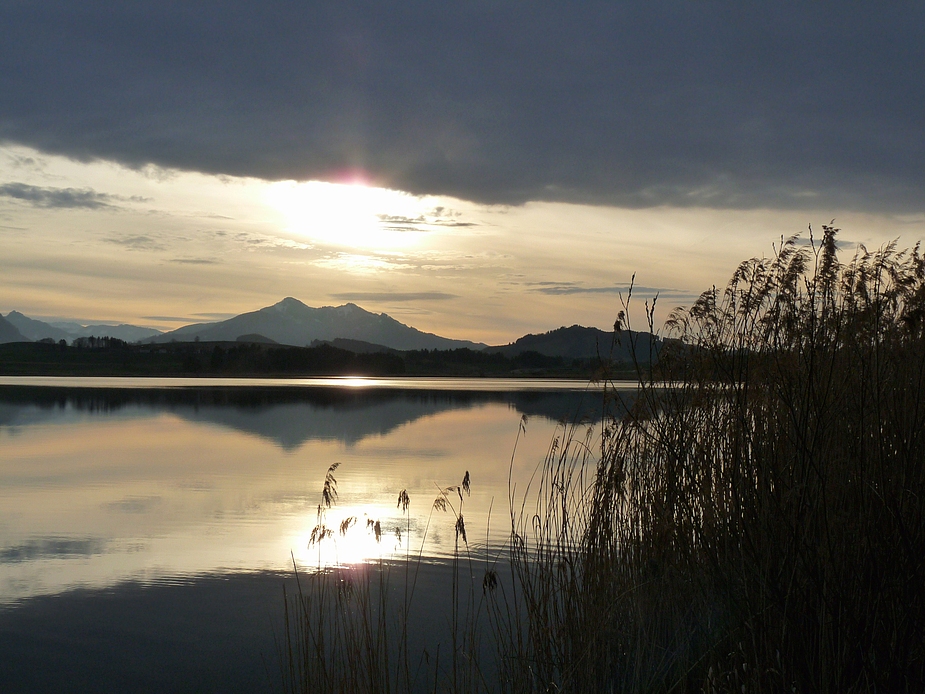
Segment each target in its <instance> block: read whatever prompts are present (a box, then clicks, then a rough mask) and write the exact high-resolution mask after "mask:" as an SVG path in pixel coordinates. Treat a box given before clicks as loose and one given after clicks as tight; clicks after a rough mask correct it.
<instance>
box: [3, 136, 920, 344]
mask: <svg viewBox="0 0 925 694" xmlns="http://www.w3.org/2000/svg"><path fill="white" fill-rule="evenodd" d="M832 217H837V218H836V220H835V223H836V226H839V227H841V228H842V229H843V232H842V235H841V239H842V241H843V243H844V246H845V248H846V252H851V250H850V249H851V248H853V247H854V245H856V244H858V243H863V244H865V245H867V246H868V247H869V248H876V247H878V246H880V245H882V244H884V243H886V242H888V241H890V240H892V239H895V238H900V240H901V244H902V245H912V244H914V243H915V241H917V240H918V239H921V238H923V237H925V217H923V216H921V215H908V214H906V215H888V214H878V213H859V212H851V213H844V214H839V212H838V210H799V211H774V210H768V209H757V210H744V211H743V210H713V209H707V208H675V207H667V206H660V207H653V208H643V209H622V208H618V207H605V206H591V205H577V204H567V203H554V202H548V203H536V202H534V203H526V204H523V205H517V206H511V205H485V204H476V203H473V202H469V201H465V200H460V199H457V198H452V197H444V196H432V195H428V196H421V195H412V194H409V193H406V192H402V191H395V190H388V189H384V188H376V187H372V186H368V185H363V184H358V183H346V184H335V183H324V182H316V181H310V182H293V181H283V182H267V181H263V180H259V179H253V178H237V177H230V176H214V175H208V174H200V173H189V172H182V171H175V170H167V169H162V168H155V167H147V168H143V169H140V170H135V169H129V168H125V167H122V166H119V165H116V164H113V163H109V162H105V161H90V162H78V161H74V160H71V159H68V158H65V157H60V156H54V155H47V154H43V153H39V152H38V151H36V150H33V149H30V148H27V147H22V146H5V147H2V148H0V312H3V313H4V314H6V313H8V312H9V311H10V310H14V309H15V310H18V311H21V312H23V313H25V314H26V315H29V316H36V317H39V316H55V317H71V318H80V319H83V320H88V321H89V320H94V321H107V322H110V321H111V322H126V323H134V324H138V325H148V326H152V327H158V328H161V329H172V328H175V327H179V326H181V325H184V324H186V323H192V322H199V321H201V320H203V318H202V316H203V315H204V314H205V315H218V316H224V315H229V314H230V315H234V314H237V313H242V312H245V311H252V310H256V309H258V308H261V307H263V306H267V305H270V304H273V303H275V302H277V301H279V300H280V299H282V298H283V297H286V296H294V297H296V298H298V299H300V300H301V301H303V302H305V303H306V304H308V305H310V306H324V305H339V304H342V303H345V302H347V301H354V302H355V303H357V304H359V305H361V306H363V307H364V308H366V309H368V310H371V311H377V312H385V313H388V314H389V315H391V316H393V317H394V318H396V319H398V320H400V321H402V322H405V323H408V324H410V325H413V326H415V327H417V328H419V329H421V330H425V331H428V332H434V333H437V334H441V335H444V336H447V337H454V338H463V339H472V340H476V341H483V342H487V343H492V344H498V343H504V342H508V341H510V340H513V339H516V338H517V337H519V336H520V335H522V334H524V333H527V332H542V331H545V330H550V329H553V328H556V327H559V326H561V325H572V324H574V323H579V324H582V325H593V326H597V327H601V328H607V327H609V326H610V325H612V323H613V320H614V317H615V316H616V314H617V312H618V311H619V310H620V294H621V293H622V294H623V295H624V296H625V294H626V291H627V286H628V283H629V282H630V280H631V278H632V277H633V275H634V273H635V275H636V280H635V281H636V287H637V289H636V291H635V297H636V298H635V304H634V306H635V309H634V311H633V312H632V315H633V319H634V321H635V324H636V326H637V327H643V321H642V306H643V302H644V301H645V300H647V299H648V300H651V299H652V297H653V296H655V294H656V293H657V294H658V295H659V297H660V298H659V302H658V305H659V307H660V308H659V311H658V313H657V317H658V319H659V321H661V320H663V319H664V317H665V315H666V314H667V311H668V310H669V309H670V308H671V307H674V306H677V305H679V304H686V303H690V301H691V300H692V299H693V298H694V297H695V296H696V295H697V294H699V293H700V292H701V291H703V290H705V289H708V288H709V287H711V286H712V285H714V284H716V285H722V284H724V283H725V281H726V280H727V279H728V277H729V276H730V274H731V273H732V271H733V270H734V268H735V266H736V264H737V263H738V262H739V261H741V260H744V259H745V258H748V257H752V256H755V255H768V254H770V253H772V252H773V248H772V244H773V243H775V242H779V240H780V237H781V236H782V235H783V236H790V235H792V234H796V233H801V232H802V233H803V234H804V236H805V235H806V233H805V232H806V229H807V225H808V224H813V225H814V227H816V228H817V229H818V228H819V227H820V226H821V224H824V223H828V222H829V221H830V220H831V219H832Z"/></svg>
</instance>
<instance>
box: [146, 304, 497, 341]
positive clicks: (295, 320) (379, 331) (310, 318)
mask: <svg viewBox="0 0 925 694" xmlns="http://www.w3.org/2000/svg"><path fill="white" fill-rule="evenodd" d="M253 334H258V335H263V336H266V337H268V338H270V339H271V340H275V341H276V342H278V343H280V344H284V345H295V346H299V347H302V346H306V345H310V344H311V343H312V342H314V341H315V340H322V341H331V340H334V339H336V338H343V339H348V340H359V341H361V342H369V343H374V344H377V345H383V346H385V347H390V348H392V349H398V350H409V349H457V348H460V347H468V348H470V349H482V348H484V347H485V345H483V344H478V343H475V342H469V341H468V340H451V339H449V338H446V337H440V336H439V335H434V334H432V333H425V332H422V331H420V330H417V329H416V328H412V327H411V326H408V325H405V324H404V323H399V322H398V321H397V320H395V319H394V318H392V317H390V316H388V315H386V314H385V313H378V314H377V313H371V312H369V311H366V310H364V309H362V308H360V307H359V306H357V305H356V304H344V305H343V306H324V307H322V308H312V307H310V306H306V305H305V304H303V303H302V302H301V301H299V300H298V299H293V298H292V297H288V298H286V299H283V300H282V301H280V302H279V303H277V304H273V305H272V306H267V307H266V308H262V309H260V310H258V311H252V312H250V313H242V314H241V315H239V316H235V317H234V318H229V319H228V320H225V321H221V322H219V323H197V324H194V325H187V326H185V327H183V328H180V329H178V330H174V331H172V332H169V333H164V334H163V335H158V336H157V337H154V338H152V339H149V340H145V342H170V341H172V340H176V341H178V342H190V341H192V340H194V339H196V338H197V337H198V338H199V339H200V340H202V341H206V342H214V341H223V340H230V341H234V340H237V338H238V337H239V336H241V335H253Z"/></svg>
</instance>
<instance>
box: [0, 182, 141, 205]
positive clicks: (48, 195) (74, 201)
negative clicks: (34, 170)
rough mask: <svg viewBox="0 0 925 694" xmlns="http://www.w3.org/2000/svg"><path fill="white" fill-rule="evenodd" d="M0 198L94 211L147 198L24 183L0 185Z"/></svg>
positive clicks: (89, 189) (86, 189) (88, 189)
mask: <svg viewBox="0 0 925 694" xmlns="http://www.w3.org/2000/svg"><path fill="white" fill-rule="evenodd" d="M0 197H7V198H13V199H15V200H22V201H23V202H26V203H28V204H30V205H33V206H34V207H44V208H65V209H67V208H78V209H80V208H82V209H87V210H96V209H99V208H103V207H113V206H114V205H113V203H115V202H125V201H128V202H148V200H149V199H148V198H142V197H138V196H132V197H129V198H126V197H123V196H120V195H110V194H108V193H97V192H96V191H95V190H93V189H92V188H43V187H41V186H32V185H28V184H26V183H5V184H3V185H0Z"/></svg>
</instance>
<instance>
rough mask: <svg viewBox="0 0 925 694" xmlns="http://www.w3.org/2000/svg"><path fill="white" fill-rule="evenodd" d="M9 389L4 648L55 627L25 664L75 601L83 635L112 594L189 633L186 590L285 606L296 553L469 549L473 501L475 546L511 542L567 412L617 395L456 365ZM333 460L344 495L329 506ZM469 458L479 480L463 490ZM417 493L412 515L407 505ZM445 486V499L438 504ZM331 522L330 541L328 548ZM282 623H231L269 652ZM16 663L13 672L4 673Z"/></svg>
mask: <svg viewBox="0 0 925 694" xmlns="http://www.w3.org/2000/svg"><path fill="white" fill-rule="evenodd" d="M37 381H41V383H42V385H37ZM139 381H140V382H141V383H139ZM2 383H3V384H2V385H0V645H2V641H3V635H4V633H6V634H7V635H8V637H9V638H10V639H14V641H15V643H17V644H20V642H22V639H23V638H24V637H28V636H30V635H31V636H33V637H35V635H36V634H42V633H45V632H44V631H43V629H46V628H48V629H49V631H48V634H49V637H48V639H46V640H45V641H41V639H39V641H40V642H41V643H38V644H37V645H35V647H34V648H31V649H26V650H25V651H22V649H23V647H22V645H19V646H17V648H19V649H20V651H22V653H21V654H20V660H19V661H18V662H20V663H21V664H22V667H25V665H24V663H25V662H26V661H27V660H28V658H29V657H33V656H34V657H39V656H37V655H36V654H37V653H41V652H43V649H45V650H46V651H48V649H51V651H54V648H55V647H56V646H54V644H55V643H56V641H55V639H54V638H52V637H51V636H50V635H51V634H54V633H61V630H62V629H63V630H65V631H66V630H67V628H68V624H67V623H63V622H62V623H59V624H58V625H56V626H55V628H54V629H51V625H50V624H48V623H47V621H44V622H43V621H42V620H43V617H42V615H45V616H46V618H47V619H51V618H52V616H53V615H58V618H59V619H60V618H61V615H63V614H68V613H73V614H74V615H75V616H74V619H75V620H77V621H76V622H74V623H73V624H71V625H70V626H71V627H73V628H77V627H76V626H75V625H78V626H79V627H80V628H81V629H83V628H85V627H87V619H88V617H87V614H92V613H93V612H94V611H100V610H101V609H102V608H101V607H100V604H103V605H108V606H109V608H108V609H110V610H116V611H119V610H121V611H122V612H123V613H124V614H126V615H132V614H135V615H136V616H138V618H139V619H140V620H141V622H140V623H144V624H148V625H149V626H148V627H146V628H145V629H142V630H141V631H142V633H144V634H146V635H147V637H148V638H150V639H153V640H155V641H158V642H161V643H174V642H175V640H176V638H177V635H176V634H175V633H173V632H175V631H176V630H177V629H181V630H187V631H189V630H192V631H193V632H196V630H197V629H200V630H201V629H203V628H206V626H207V625H205V624H203V623H202V619H201V615H200V617H196V613H195V612H190V611H189V609H188V607H187V608H184V607H182V605H183V604H187V603H188V602H189V599H188V598H186V597H183V596H188V595H190V594H193V593H194V594H197V595H201V596H206V597H205V598H203V599H200V604H202V605H205V604H213V606H214V611H215V613H216V614H223V613H224V610H226V609H228V606H227V605H226V606H225V608H222V606H221V605H222V601H223V600H227V599H230V598H229V597H228V596H231V595H237V593H236V590H235V589H233V588H232V587H231V586H232V585H239V584H240V585H242V586H247V589H248V590H250V591H251V594H252V599H251V600H250V601H249V604H250V605H251V607H253V605H255V604H260V605H272V604H273V600H271V599H270V598H268V595H269V594H270V592H273V591H275V590H276V589H275V588H273V589H272V590H271V588H270V587H269V586H277V587H278V586H279V585H280V584H281V581H282V578H280V577H282V576H285V575H286V572H289V574H291V572H292V568H293V559H294V560H295V562H296V563H297V564H298V565H299V566H300V567H301V568H302V569H303V570H311V569H312V568H316V567H318V566H330V565H332V564H347V563H354V562H363V561H368V560H375V559H377V558H379V557H386V558H388V557H392V556H396V555H397V556H402V555H404V554H405V553H407V552H413V553H417V552H419V551H422V553H423V556H424V557H425V560H435V561H439V560H440V559H441V558H443V557H447V556H449V555H451V554H452V553H453V552H454V551H456V550H457V549H458V548H461V547H462V548H465V546H466V543H462V542H461V540H460V538H459V537H458V535H457V532H456V529H455V524H456V523H455V522H456V515H454V513H462V515H463V516H464V519H465V523H466V528H467V540H468V546H470V547H471V548H472V549H473V551H477V552H481V553H485V552H486V551H487V552H488V553H492V552H498V551H499V550H500V549H501V548H502V547H503V543H504V542H505V541H506V539H507V535H508V531H509V516H508V506H509V494H510V493H511V491H514V492H515V493H516V494H520V493H522V491H523V490H524V489H525V488H526V485H527V483H528V482H529V480H530V478H531V475H532V474H533V472H534V471H535V469H536V467H537V465H538V464H539V463H540V462H541V461H542V460H543V458H544V456H545V454H546V452H547V450H548V448H549V446H550V443H551V442H552V441H553V439H554V437H555V436H561V435H562V429H561V425H560V424H559V422H560V420H563V419H564V420H567V421H576V420H582V421H584V422H587V425H591V424H593V422H594V421H595V420H596V419H597V418H599V416H600V411H601V407H602V404H601V403H602V400H601V394H600V392H598V391H597V390H593V389H588V388H587V387H586V386H585V385H584V384H581V383H577V382H574V381H573V382H537V381H517V382H514V383H512V382H510V381H505V382H496V383H493V384H492V385H493V388H490V389H489V388H485V387H484V386H485V385H486V383H485V382H472V381H460V380H454V379H436V380H435V379H427V380H422V379H414V380H413V381H411V382H408V381H402V380H395V379H378V380H374V381H373V382H369V381H368V380H356V379H350V380H348V379H314V380H312V381H311V382H310V383H309V382H306V381H297V382H292V381H285V382H278V381H275V380H274V381H247V383H246V384H245V385H243V386H242V385H240V384H239V383H238V382H237V381H234V382H229V381H226V380H224V379H223V380H216V379H196V380H195V381H184V380H181V379H157V381H156V382H152V381H146V380H144V379H90V380H84V379H73V380H72V379H18V378H17V379H9V378H7V379H4V380H3V382H2ZM424 384H426V387H424ZM521 384H522V385H524V386H525V387H523V388H517V387H515V386H516V385H521ZM139 385H145V386H147V387H144V388H141V387H139ZM525 418H526V424H525V427H524V429H522V426H524V424H523V423H524V421H525ZM584 426H586V425H585V424H582V425H581V427H584ZM515 446H516V451H515ZM334 465H337V468H336V470H335V473H334V475H335V477H336V480H337V484H336V491H337V497H336V499H335V500H334V503H333V504H332V506H331V507H330V508H324V509H322V513H321V515H320V516H319V504H320V503H321V501H322V494H321V492H322V486H323V483H324V479H325V474H326V472H327V471H328V470H329V469H330V468H331V466H334ZM467 472H468V473H469V478H470V482H471V493H466V492H464V491H463V490H462V489H457V487H459V486H460V485H461V483H462V481H463V476H464V475H465V474H466V473H467ZM509 483H510V484H509ZM402 490H406V491H407V494H408V496H409V498H410V506H409V507H408V511H407V513H403V512H402V510H401V509H399V508H398V507H397V500H398V495H399V493H400V492H401V491H402ZM437 498H445V499H446V501H447V502H448V510H447V511H446V512H441V511H439V510H435V509H434V501H435V499H437ZM350 519H353V520H352V521H351V520H350ZM345 521H346V523H347V525H349V528H347V529H346V531H345V532H344V533H341V532H340V529H341V524H342V523H343V522H345ZM376 522H378V523H379V534H378V537H377V535H376V526H375V524H376ZM319 525H323V526H324V527H326V528H329V529H331V530H332V532H331V536H330V537H327V538H326V539H325V540H324V541H322V542H316V543H311V541H310V539H311V535H312V532H313V530H316V528H318V526H319ZM316 534H317V530H316ZM258 576H260V577H263V579H262V582H261V581H260V580H257V579H256V578H254V577H258ZM209 586H211V588H209ZM258 587H259V588H260V590H261V591H263V592H260V593H259V595H258V594H257V593H254V591H257V589H258ZM242 590H243V589H242ZM184 591H185V592H184ZM190 591H192V593H191V592H190ZM258 592H259V591H258ZM106 596H108V597H106ZM223 596H224V597H223ZM239 597H240V596H239ZM49 600H53V601H55V604H57V605H58V607H57V608H55V609H51V608H49V607H48V604H49V603H48V601H49ZM210 600H211V601H212V603H209V601H210ZM94 601H96V602H94ZM99 601H102V603H100V602H99ZM107 601H108V602H107ZM113 601H115V602H113ZM120 601H121V602H120ZM171 601H173V602H174V603H176V604H174V606H173V607H172V608H170V609H167V610H166V612H164V610H165V608H164V607H163V605H164V604H170V603H171ZM177 601H179V603H178V602H177ZM279 604H280V612H277V613H275V614H276V616H277V617H278V616H279V615H280V614H281V601H280V603H279ZM88 605H91V606H92V605H95V607H88ZM133 605H134V607H133ZM178 605H179V606H178ZM4 606H5V607H4ZM62 606H66V607H67V609H62ZM81 606H84V607H83V608H81ZM116 606H119V607H118V608H117V607H116ZM81 609H84V610H85V612H83V613H82V612H81ZM69 610H70V612H69ZM103 611H104V612H105V610H103ZM162 613H164V614H167V613H169V614H172V615H174V618H175V619H176V620H180V621H179V622H178V623H176V624H174V626H173V627H171V628H170V629H169V630H168V628H167V627H166V626H165V625H164V624H161V625H160V626H158V624H160V622H157V620H154V621H152V619H153V618H152V617H151V615H160V614H162ZM80 614H83V616H76V615H80ZM145 614H146V615H148V618H146V619H147V621H145V619H142V618H141V615H145ZM4 615H5V616H4ZM271 617H272V615H267V619H266V620H265V623H264V624H263V627H264V629H263V641H261V639H260V638H257V639H255V638H254V637H253V634H250V635H246V636H245V635H243V634H241V629H240V625H239V626H233V625H232V624H231V623H230V622H229V624H228V625H227V630H226V631H225V632H223V633H226V635H230V636H228V637H229V638H231V639H232V641H233V640H234V638H237V637H238V636H240V639H241V640H242V642H244V643H246V642H247V640H250V641H251V642H252V643H263V646H262V648H263V649H264V650H266V648H267V647H268V644H270V643H272V642H271V641H270V640H268V639H267V634H269V633H271V629H270V627H269V624H270V622H271V621H272V619H271ZM104 623H105V620H102V621H101V622H100V625H102V624H104ZM212 623H213V620H212V618H210V620H209V624H212ZM248 623H249V624H251V625H252V626H253V620H250V621H249V622H248ZM4 625H6V627H4ZM43 625H44V626H43ZM91 625H92V620H91ZM110 626H111V625H110ZM213 627H214V624H213ZM4 628H5V629H6V631H4ZM101 628H102V627H101ZM210 628H212V627H210ZM56 630H57V631H56ZM103 631H104V632H105V634H107V636H99V635H98V638H101V639H103V641H102V642H99V643H97V642H93V641H92V639H90V640H89V641H88V642H87V643H91V642H92V643H97V645H99V644H100V643H109V646H102V645H99V647H100V648H102V649H103V650H105V649H106V648H110V647H115V646H113V643H114V642H115V641H121V642H125V641H126V637H125V635H124V634H123V635H122V636H121V637H118V636H116V634H118V633H119V630H118V629H113V628H108V629H104V630H103ZM168 631H169V632H170V633H167V632H168ZM80 633H84V632H80ZM203 638H207V637H205V636H204V637H203ZM208 638H212V639H213V640H214V636H213V637H208ZM49 639H50V641H49ZM107 639H108V641H107ZM78 640H79V639H78ZM110 642H113V643H110ZM42 644H44V645H42ZM85 645H86V644H85ZM239 645H240V644H239ZM59 646H60V644H58V647H59ZM229 648H231V649H232V650H233V648H234V646H233V645H229ZM241 648H245V649H246V646H243V645H241ZM59 650H60V648H59ZM226 650H227V649H226ZM176 651H177V653H178V654H185V655H183V656H182V657H187V658H188V657H189V654H188V653H186V651H184V649H182V648H179V647H178V648H177V649H176ZM30 654H31V655H30ZM265 656H266V654H265V653H263V654H261V658H264V657H265ZM88 657H89V656H88ZM177 657H181V656H180V655H177ZM181 659H182V658H181ZM245 660H246V659H245ZM238 661H239V662H243V661H241V658H238ZM178 662H179V661H178ZM190 662H196V661H195V660H193V661H190ZM216 662H217V661H216ZM255 662H256V661H255ZM7 667H13V666H11V665H7ZM139 667H141V668H142V670H143V663H142V665H140V666H139ZM204 667H205V666H204ZM216 667H217V666H216ZM221 667H224V666H221ZM16 672H19V673H20V674H21V669H16ZM223 672H226V674H227V668H226V670H223ZM14 674H16V673H13V672H12V671H8V672H7V673H6V679H7V681H8V682H13V681H18V680H15V678H14V677H13V675H14ZM252 674H253V673H252ZM4 676H5V675H4V672H3V670H2V668H0V683H2V682H3V681H4ZM254 676H256V675H254ZM216 677H218V675H216ZM235 677H236V678H237V680H238V681H241V682H244V681H250V680H248V679H247V678H246V677H245V678H244V679H241V678H240V677H239V676H237V675H236V676H235ZM232 679H235V678H232ZM220 680H221V678H220V677H219V678H218V679H216V680H215V681H220ZM152 681H154V680H152ZM24 686H26V685H24ZM30 686H36V683H35V682H33V683H32V685H30ZM49 686H51V685H49ZM56 686H57V685H56ZM165 686H166V685H165ZM171 686H172V685H171ZM0 688H2V687H0ZM104 688H105V687H104ZM152 690H155V689H152Z"/></svg>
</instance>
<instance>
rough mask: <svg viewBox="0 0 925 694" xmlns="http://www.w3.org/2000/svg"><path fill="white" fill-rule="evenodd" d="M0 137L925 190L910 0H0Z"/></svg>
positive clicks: (771, 193)
mask: <svg viewBox="0 0 925 694" xmlns="http://www.w3.org/2000/svg"><path fill="white" fill-rule="evenodd" d="M0 25H2V26H3V27H4V32H3V41H2V43H0V93H2V94H3V98H2V100H0V140H7V141H11V142H18V143H23V144H28V145H31V146H34V147H37V148H39V149H40V150H43V151H47V152H57V153H63V154H66V155H68V156H71V157H75V158H78V159H85V160H90V159H95V158H105V159H113V160H117V161H120V162H122V163H125V164H128V165H130V166H134V167H139V168H146V167H151V166H154V167H178V168H181V169H190V170H198V171H204V172H212V173H220V174H234V175H249V176H258V177H263V178H267V179H274V180H275V179H283V178H296V179H310V178H321V179H325V180H338V178H339V177H342V176H346V177H351V176H354V175H355V174H357V173H363V174H365V175H367V176H369V177H371V178H372V179H373V180H374V181H376V182H378V183H381V184H385V185H389V186H393V187H396V188H400V189H403V190H408V191H412V192H415V193H447V194H453V195H457V196H460V197H462V198H466V199H472V200H478V201H483V202H497V203H514V204H516V203H520V202H523V201H527V200H561V201H572V202H592V203H609V204H619V205H629V206H637V207H638V206H652V205H662V204H673V205H706V206H711V207H736V208H753V207H762V206H770V207H784V208H823V209H830V208H831V209H833V210H834V211H838V210H841V209H870V210H874V209H890V210H892V211H894V212H899V211H920V210H922V209H923V208H925V203H923V200H925V196H923V195H922V190H923V189H925V156H923V155H925V82H923V80H922V77H921V66H922V65H925V41H922V40H921V28H922V26H925V5H923V4H922V3H908V2H897V3H864V4H858V3H851V4H847V5H846V4H835V3H802V2H799V3H797V2H775V3H733V2H698V3H690V2H680V1H679V0H675V1H673V2H669V1H663V2H647V3H636V2H632V3H631V2H582V3H547V4H541V5H537V4H536V3H529V2H506V3H433V2H424V1H423V0H421V1H419V2H403V3H401V4H395V3H377V2H372V1H371V0H366V1H365V2H358V3H340V2H337V3H335V2H329V3H319V2H296V1H295V0H292V1H275V2H266V3H252V2H246V3H245V2H243V1H241V0H238V1H235V0H231V1H228V0H223V1H222V2H217V0H212V1H211V2H201V3H175V2H153V0H152V1H149V2H136V3H115V4H114V3H111V2H103V0H85V1H83V2H79V3H75V2H71V1H70V0H49V1H45V2H41V1H40V2H12V3H4V5H3V7H2V9H0Z"/></svg>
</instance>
